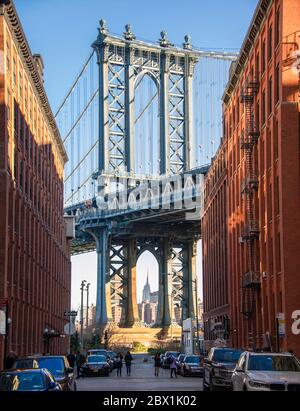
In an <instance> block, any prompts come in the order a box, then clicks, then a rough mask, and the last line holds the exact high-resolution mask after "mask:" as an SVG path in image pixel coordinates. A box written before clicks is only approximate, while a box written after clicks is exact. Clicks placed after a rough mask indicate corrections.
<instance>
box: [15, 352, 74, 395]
mask: <svg viewBox="0 0 300 411" xmlns="http://www.w3.org/2000/svg"><path fill="white" fill-rule="evenodd" d="M29 368H31V369H32V368H45V369H47V370H48V371H49V372H50V373H51V374H52V375H53V377H54V378H55V380H56V381H57V382H58V383H59V384H60V385H61V387H62V390H63V391H76V389H77V387H76V382H75V378H74V371H73V368H71V367H70V365H69V362H68V360H67V358H66V357H65V356H63V355H62V356H59V355H57V356H51V355H47V356H42V355H41V356H30V357H25V358H19V359H17V360H16V361H15V363H14V365H13V369H19V370H22V369H29Z"/></svg>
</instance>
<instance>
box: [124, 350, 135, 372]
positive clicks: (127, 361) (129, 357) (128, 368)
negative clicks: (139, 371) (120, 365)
mask: <svg viewBox="0 0 300 411" xmlns="http://www.w3.org/2000/svg"><path fill="white" fill-rule="evenodd" d="M132 360H133V358H132V355H131V354H130V351H127V354H126V355H125V365H126V372H127V377H130V376H131V363H132Z"/></svg>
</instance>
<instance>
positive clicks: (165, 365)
mask: <svg viewBox="0 0 300 411" xmlns="http://www.w3.org/2000/svg"><path fill="white" fill-rule="evenodd" d="M179 354H180V352H177V351H167V352H166V353H165V356H164V358H163V362H162V367H163V368H166V369H167V368H170V363H171V358H172V357H175V358H177V357H178V355H179Z"/></svg>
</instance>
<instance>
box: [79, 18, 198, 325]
mask: <svg viewBox="0 0 300 411" xmlns="http://www.w3.org/2000/svg"><path fill="white" fill-rule="evenodd" d="M92 47H93V48H94V50H95V51H96V53H97V63H98V68H99V125H100V126H99V155H98V172H97V173H96V175H95V179H97V182H98V200H97V201H98V206H99V204H100V205H101V202H103V203H105V201H106V200H105V199H106V196H107V195H109V193H110V192H111V190H112V181H113V182H117V183H116V184H117V185H118V182H119V181H121V180H122V181H126V184H127V192H130V190H131V189H133V188H134V187H137V186H138V185H141V184H145V182H146V183H147V184H149V182H151V180H155V179H157V176H151V175H150V176H149V175H147V176H145V175H139V174H138V173H137V170H136V169H135V89H136V87H137V85H138V84H139V82H141V81H142V79H143V77H144V76H150V77H151V78H152V79H153V81H154V83H155V85H156V87H157V91H158V105H159V107H158V111H159V150H158V156H159V174H160V178H165V179H166V178H169V177H170V178H172V176H180V175H184V173H188V172H189V171H190V170H191V168H192V167H193V152H194V147H193V126H192V125H193V118H192V115H193V110H192V107H193V102H192V95H193V90H192V88H193V74H194V67H195V64H196V63H197V60H198V57H197V53H196V52H194V51H193V50H192V46H191V40H190V37H189V36H186V37H185V42H184V44H183V46H182V48H177V47H174V46H173V45H172V44H171V43H170V42H169V40H168V37H167V33H166V32H162V33H161V38H160V39H159V43H158V44H157V45H156V44H151V43H146V42H142V41H138V40H137V39H136V37H135V35H134V34H133V32H132V29H131V26H130V25H127V26H126V27H125V32H124V36H123V38H120V37H116V36H113V35H110V33H109V31H108V29H107V27H106V23H105V21H104V20H101V21H100V27H99V35H98V38H97V40H96V41H95V42H94V43H93V46H92ZM158 180H159V179H158ZM79 229H80V231H81V232H84V233H85V234H86V235H88V236H89V238H91V239H92V240H93V241H94V242H95V244H96V252H97V303H96V321H97V325H98V326H100V327H103V326H105V325H106V324H107V323H109V322H111V321H112V308H113V306H114V305H116V304H118V305H120V306H121V307H122V319H121V324H120V326H121V327H125V328H126V327H136V326H139V315H138V307H137V298H136V264H137V259H138V257H139V256H140V255H141V254H142V253H143V252H144V251H145V250H148V251H150V252H151V253H152V254H153V255H154V256H155V258H156V259H157V262H158V265H159V307H158V315H157V326H158V327H169V326H170V325H171V324H172V321H173V317H174V316H173V311H174V310H173V309H174V304H176V305H178V306H180V307H181V309H182V318H183V319H184V318H188V317H192V318H194V317H195V313H196V300H195V295H196V293H195V287H196V263H195V258H196V249H197V240H198V238H199V235H200V226H199V221H197V222H196V223H195V222H187V221H185V220H184V215H183V212H182V210H177V212H175V211H174V210H173V212H172V213H171V212H170V210H168V212H166V213H165V214H164V215H163V218H162V215H161V213H159V212H156V213H155V212H153V211H152V212H151V214H150V215H147V211H145V210H144V212H143V213H142V214H138V215H137V213H132V214H130V216H129V217H128V216H127V217H126V218H124V217H123V214H122V213H120V212H119V213H114V214H113V215H112V214H111V213H108V212H104V211H102V212H101V213H99V212H98V213H96V214H95V213H94V214H93V215H92V216H91V217H87V216H85V217H84V218H82V219H81V222H80V226H79Z"/></svg>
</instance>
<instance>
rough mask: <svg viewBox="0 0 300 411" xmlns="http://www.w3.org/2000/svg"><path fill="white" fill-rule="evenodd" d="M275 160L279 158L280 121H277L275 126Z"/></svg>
mask: <svg viewBox="0 0 300 411" xmlns="http://www.w3.org/2000/svg"><path fill="white" fill-rule="evenodd" d="M273 140H274V160H277V159H278V121H276V123H275V126H274V138H273Z"/></svg>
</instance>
